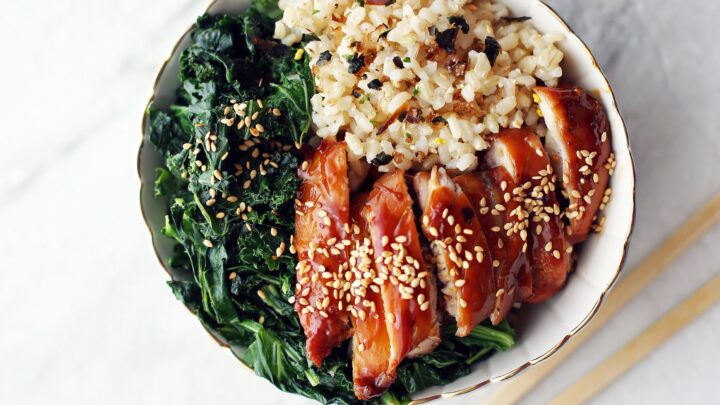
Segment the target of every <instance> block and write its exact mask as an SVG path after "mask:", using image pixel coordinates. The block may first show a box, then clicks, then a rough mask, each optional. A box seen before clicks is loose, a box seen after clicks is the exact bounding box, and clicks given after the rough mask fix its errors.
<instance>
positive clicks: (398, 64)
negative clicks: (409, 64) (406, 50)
mask: <svg viewBox="0 0 720 405" xmlns="http://www.w3.org/2000/svg"><path fill="white" fill-rule="evenodd" d="M393 63H394V64H395V67H396V68H398V69H402V68H404V67H405V65H403V63H402V59H400V57H399V56H396V57H394V58H393Z"/></svg>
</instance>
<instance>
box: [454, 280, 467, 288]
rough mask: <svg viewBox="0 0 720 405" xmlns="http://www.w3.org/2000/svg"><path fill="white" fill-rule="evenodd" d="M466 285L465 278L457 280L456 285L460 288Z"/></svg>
mask: <svg viewBox="0 0 720 405" xmlns="http://www.w3.org/2000/svg"><path fill="white" fill-rule="evenodd" d="M464 285H465V280H463V279H459V280H455V287H458V288H460V287H462V286H464Z"/></svg>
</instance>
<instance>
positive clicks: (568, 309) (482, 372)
mask: <svg viewBox="0 0 720 405" xmlns="http://www.w3.org/2000/svg"><path fill="white" fill-rule="evenodd" d="M499 1H500V2H502V3H505V4H507V5H508V7H509V8H510V9H511V11H512V13H513V15H515V16H529V17H532V23H533V25H535V26H536V27H537V28H538V29H539V30H540V31H541V32H553V33H562V34H564V35H565V38H566V39H565V40H564V41H562V42H561V43H559V47H560V48H561V49H562V50H563V52H565V60H564V61H563V64H562V67H563V70H564V77H565V78H567V79H569V80H570V81H571V82H573V83H575V84H577V85H579V86H581V87H583V88H584V89H586V90H588V91H590V92H591V93H592V94H594V95H595V96H596V97H598V98H599V99H600V100H601V102H602V104H603V105H604V107H605V110H606V112H607V115H608V118H609V120H610V126H611V128H612V142H613V149H614V152H615V157H616V160H617V167H616V169H615V175H614V176H613V177H612V179H611V183H610V186H611V187H612V188H613V194H612V199H611V200H610V202H609V204H608V205H607V209H606V211H605V215H606V218H607V220H606V223H605V229H604V230H603V232H602V233H600V234H596V235H593V236H592V237H591V238H590V239H589V240H588V241H587V242H585V244H584V245H583V248H582V251H581V253H580V257H579V260H578V263H577V267H576V269H575V272H574V273H572V274H571V275H570V276H569V278H568V283H567V286H566V287H565V288H564V289H563V290H562V291H561V292H560V293H559V294H558V295H556V296H555V297H554V298H552V299H551V300H549V301H548V302H545V303H543V304H541V305H527V306H525V307H523V309H521V310H520V311H519V319H520V321H519V322H516V324H515V325H514V326H515V328H516V329H517V332H518V336H517V346H516V347H515V348H513V349H512V350H509V351H507V352H503V353H498V354H496V355H494V356H492V357H491V358H490V359H489V360H487V361H484V362H480V363H479V364H478V365H477V366H476V367H475V369H474V370H473V372H472V373H471V374H469V375H467V376H465V377H463V378H461V379H459V380H457V381H455V382H453V383H450V384H448V385H446V386H444V387H434V388H431V389H428V390H425V391H423V392H419V393H416V394H415V395H414V396H413V397H414V398H415V399H416V400H417V401H418V402H425V401H428V400H432V399H437V398H441V397H451V396H455V395H460V394H463V393H466V392H469V391H472V390H474V389H476V388H479V387H482V386H484V385H487V384H490V383H493V382H497V381H501V380H505V379H508V378H511V377H513V376H515V375H517V374H518V373H520V372H521V371H523V370H525V369H527V368H528V367H532V366H533V365H535V364H537V363H539V362H541V361H543V360H545V359H547V358H548V357H550V356H552V355H553V354H554V353H555V352H556V351H557V350H558V349H559V348H560V347H562V345H564V344H565V343H566V342H567V341H568V340H570V339H571V338H572V337H573V335H575V334H576V333H577V332H578V331H579V330H580V329H582V328H583V327H584V326H585V325H586V324H587V323H588V322H589V321H590V319H592V318H593V316H594V315H595V314H596V313H597V311H598V309H599V308H600V305H601V304H602V303H603V300H604V298H605V296H606V294H607V293H608V290H609V289H610V287H611V286H612V285H613V283H614V282H615V280H616V279H617V277H618V275H619V274H620V269H621V267H622V265H623V261H624V259H625V254H626V252H627V248H628V241H629V238H630V233H631V230H632V226H633V221H634V208H635V201H634V198H635V172H634V167H633V161H632V156H631V153H630V147H629V145H628V138H627V132H626V128H625V124H624V122H623V119H622V117H621V116H620V112H619V111H618V109H617V106H616V103H615V98H614V96H613V93H612V90H611V88H610V85H609V84H608V82H607V79H606V78H605V76H604V75H603V73H602V72H601V70H600V68H599V67H598V65H597V63H596V61H595V59H594V57H593V56H592V54H591V53H590V51H589V50H588V48H587V47H586V46H585V44H584V43H583V42H582V41H581V40H580V39H579V38H578V37H577V36H576V35H575V34H574V33H573V32H572V31H571V30H570V28H569V27H568V26H567V24H565V22H564V21H563V20H562V19H561V18H560V17H559V16H558V15H557V14H556V13H555V12H554V11H553V10H552V9H551V8H550V7H548V6H547V5H545V4H544V3H542V2H541V1H539V0H499ZM248 4H249V0H215V1H214V2H212V3H211V4H210V6H209V8H208V12H209V13H210V14H219V13H228V14H237V13H239V12H241V11H243V10H244V9H245V8H246V7H247V6H248ZM187 34H188V33H186V34H185V35H184V36H183V37H182V38H181V39H180V40H179V42H178V43H177V45H176V46H175V48H174V49H173V50H172V54H171V56H170V58H169V59H168V60H166V61H165V63H164V64H163V65H162V67H161V69H160V72H159V73H158V76H157V79H156V83H155V87H154V89H153V96H152V99H151V102H153V103H154V105H155V106H156V107H160V108H164V107H167V106H168V105H170V103H171V102H172V101H173V100H174V98H175V90H176V88H177V87H178V85H179V81H178V78H177V76H178V57H179V54H180V51H181V50H182V49H184V48H185V47H187V45H188V42H189V35H187ZM146 124H147V123H146V121H145V119H143V127H142V131H143V140H142V144H141V146H140V151H139V153H138V173H139V175H140V182H141V190H140V204H141V207H142V211H143V215H144V217H145V220H146V222H147V224H148V228H149V230H150V233H151V235H152V241H153V247H154V249H155V252H156V253H157V256H158V259H159V261H160V262H161V264H162V265H163V267H165V269H166V270H167V271H168V273H169V274H170V276H171V277H174V276H175V275H174V274H173V273H172V270H171V269H170V268H169V266H168V265H167V261H168V258H169V257H170V254H171V248H172V242H171V241H170V240H169V239H167V238H165V237H164V236H162V235H161V234H160V228H161V227H162V225H163V221H164V216H165V207H166V205H165V202H164V201H160V200H157V199H155V198H154V197H153V195H152V189H153V181H154V169H155V168H156V167H158V166H159V165H161V164H162V161H161V159H160V156H159V155H158V154H157V153H156V152H155V151H154V149H153V148H152V146H151V145H149V143H148V140H147V136H146V135H147V134H146ZM209 332H211V334H212V331H209ZM220 343H222V342H220ZM231 349H232V351H233V352H234V353H235V354H239V353H240V352H242V351H243V348H241V347H233V348H231Z"/></svg>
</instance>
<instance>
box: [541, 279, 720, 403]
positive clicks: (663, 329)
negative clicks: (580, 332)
mask: <svg viewBox="0 0 720 405" xmlns="http://www.w3.org/2000/svg"><path fill="white" fill-rule="evenodd" d="M718 301H720V274H718V275H716V276H715V277H713V279H712V280H711V281H710V282H709V283H707V284H705V285H704V286H703V287H702V288H700V289H698V290H697V291H696V292H695V293H694V294H693V295H691V296H690V297H689V298H687V299H686V300H685V301H683V302H682V303H681V304H679V305H678V306H676V307H675V308H674V309H672V310H671V311H670V312H668V313H667V314H666V315H665V316H663V317H662V318H660V319H659V320H657V321H656V322H655V323H653V324H652V325H651V326H650V327H649V328H647V329H646V330H645V331H643V332H642V333H641V334H640V335H639V336H637V337H636V338H635V339H633V341H632V342H630V343H628V344H627V345H625V346H624V347H623V348H622V349H620V350H618V351H617V352H615V353H614V354H613V355H612V356H610V357H609V358H608V359H606V360H605V361H604V362H602V363H601V364H600V365H598V366H597V367H595V368H594V369H593V370H591V371H590V372H589V373H587V374H585V375H584V376H583V377H582V378H581V379H580V380H578V381H577V382H576V383H575V384H573V385H572V386H571V387H570V388H568V389H566V390H565V391H563V392H562V393H561V394H560V395H558V396H557V397H556V398H555V399H553V400H552V401H551V402H550V403H551V404H552V405H575V404H582V403H584V402H585V401H587V400H588V399H590V398H591V397H593V396H594V395H595V394H597V393H598V392H599V391H600V390H602V389H603V388H605V387H607V386H608V385H609V384H610V383H612V382H613V381H615V380H616V379H617V378H618V377H620V376H621V375H622V374H623V373H625V372H626V371H628V370H629V369H630V368H632V367H633V366H634V365H635V364H637V363H638V362H639V361H640V360H642V359H643V358H645V357H646V356H647V355H648V354H650V353H651V352H652V351H653V350H655V349H656V348H657V347H659V346H660V345H662V344H663V343H665V341H667V340H668V339H669V338H671V337H672V336H673V335H675V334H676V333H677V332H679V331H680V330H682V328H684V327H685V326H687V325H688V324H690V323H691V322H692V321H694V320H695V319H696V318H697V317H699V316H700V315H701V314H703V313H704V312H705V311H706V310H707V309H708V308H710V307H711V306H712V305H713V304H715V303H717V302H718Z"/></svg>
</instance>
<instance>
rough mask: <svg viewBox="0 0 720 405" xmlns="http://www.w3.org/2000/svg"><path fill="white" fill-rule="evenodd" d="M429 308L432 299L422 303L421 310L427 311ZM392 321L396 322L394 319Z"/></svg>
mask: <svg viewBox="0 0 720 405" xmlns="http://www.w3.org/2000/svg"><path fill="white" fill-rule="evenodd" d="M428 308H430V301H427V302H425V303H423V304H422V305H420V310H421V311H427V310H428ZM390 315H392V314H390ZM393 318H394V316H393ZM391 322H394V320H392V321H391Z"/></svg>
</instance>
